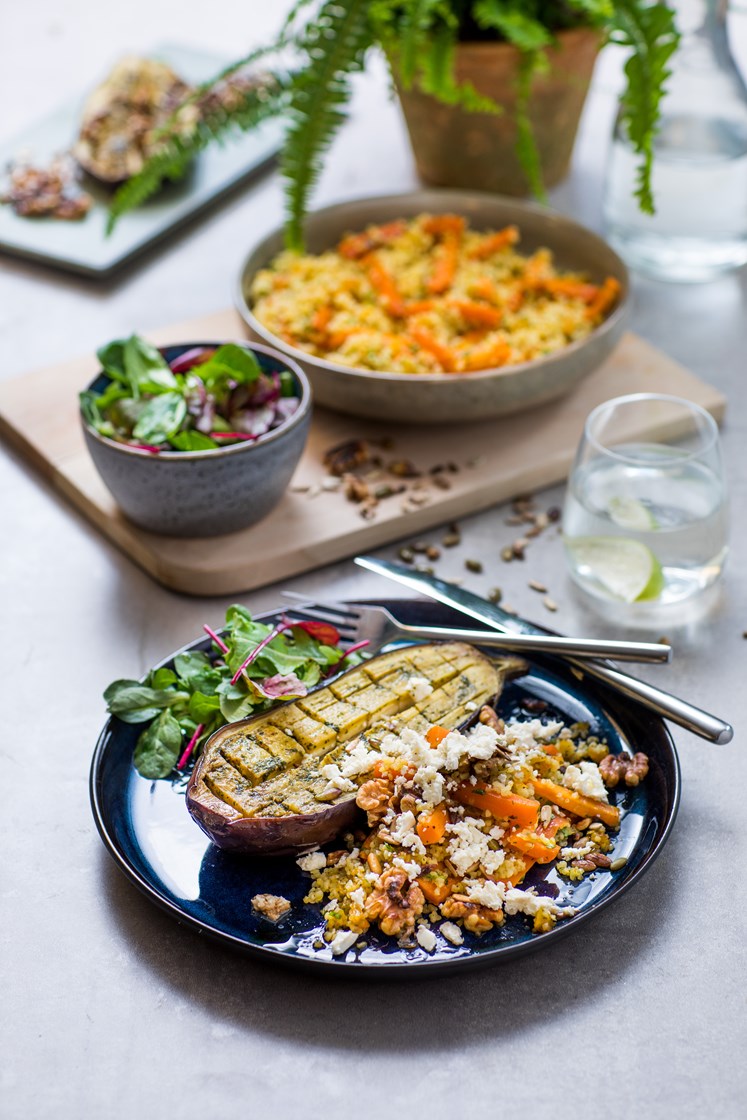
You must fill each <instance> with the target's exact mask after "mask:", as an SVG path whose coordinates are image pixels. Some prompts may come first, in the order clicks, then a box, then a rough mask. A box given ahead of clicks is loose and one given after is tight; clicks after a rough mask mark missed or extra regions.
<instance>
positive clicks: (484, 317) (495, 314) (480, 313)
mask: <svg viewBox="0 0 747 1120" xmlns="http://www.w3.org/2000/svg"><path fill="white" fill-rule="evenodd" d="M449 306H450V307H453V308H454V310H455V311H458V312H459V314H460V315H461V317H462V318H463V319H464V321H465V322H466V323H469V325H470V326H471V327H492V328H494V327H498V326H500V324H501V320H502V319H503V312H502V311H499V310H498V308H497V307H490V305H489V304H487V303H476V302H475V301H474V300H470V299H452V300H449Z"/></svg>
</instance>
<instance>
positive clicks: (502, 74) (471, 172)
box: [393, 28, 602, 196]
mask: <svg viewBox="0 0 747 1120" xmlns="http://www.w3.org/2000/svg"><path fill="white" fill-rule="evenodd" d="M601 43H602V39H601V37H600V35H599V33H598V32H597V31H594V30H591V29H590V28H576V29H573V30H571V31H561V32H559V34H558V45H557V47H555V48H553V49H552V50H548V52H547V58H548V62H549V69H548V71H547V73H544V74H537V75H536V76H535V78H534V81H533V84H532V93H531V96H530V101H529V118H530V120H531V123H532V127H533V130H534V136H535V141H536V143H537V147H538V149H539V153H540V158H541V161H542V172H543V178H544V182H545V185H546V186H548V187H551V186H553V185H554V184H555V183H557V182H559V181H560V180H561V179H562V178H563V177H564V176H565V175H566V174H567V172H568V167H569V164H570V160H571V152H572V151H573V143H574V140H575V138H576V129H577V128H578V122H579V118H580V116H581V110H582V109H583V105H584V99H585V97H586V91H587V90H588V88H589V82H590V81H591V75H592V71H593V69H594V62H595V61H596V57H597V54H598V52H599V48H600V46H601ZM520 58H521V56H520V54H519V52H518V51H517V49H516V48H515V47H513V46H511V45H510V44H508V43H460V44H459V45H458V47H457V51H456V76H457V79H458V80H459V81H468V82H471V83H472V85H473V86H474V87H475V89H476V90H477V91H478V92H479V93H482V94H485V95H487V96H488V97H491V98H492V99H493V100H494V101H495V102H496V103H497V104H499V105H502V106H503V108H504V112H503V113H501V114H500V115H496V114H493V113H470V112H467V111H466V110H464V109H462V108H460V107H459V106H453V105H444V104H443V103H442V102H440V101H437V100H436V98H435V97H432V96H431V95H430V94H425V93H423V92H422V91H421V90H420V89H418V88H416V87H413V88H411V89H410V90H405V89H403V88H402V85H401V82H399V81H398V80H397V74H396V66H395V67H393V71H394V78H395V83H396V84H397V89H398V92H399V97H400V101H401V103H402V109H403V111H404V114H405V120H406V122H407V128H408V131H409V133H410V141H411V143H412V147H413V152H414V154H415V162H416V164H417V169H418V174H419V175H420V177H421V179H423V180H424V181H425V182H426V183H428V184H431V185H433V186H439V187H466V188H471V189H476V190H483V191H497V192H498V193H500V194H508V195H515V196H525V195H527V194H528V193H529V185H528V183H527V179H526V175H525V174H524V171H523V169H522V167H521V165H520V164H519V161H518V158H517V155H516V115H515V110H516V89H517V78H518V72H519V62H520Z"/></svg>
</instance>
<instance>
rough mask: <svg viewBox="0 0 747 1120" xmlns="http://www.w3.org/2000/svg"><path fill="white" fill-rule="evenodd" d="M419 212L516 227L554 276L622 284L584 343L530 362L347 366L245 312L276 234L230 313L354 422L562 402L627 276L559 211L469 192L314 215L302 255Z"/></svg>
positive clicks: (444, 418)
mask: <svg viewBox="0 0 747 1120" xmlns="http://www.w3.org/2000/svg"><path fill="white" fill-rule="evenodd" d="M424 212H425V213H431V214H439V213H447V212H448V213H457V214H461V215H463V216H464V217H465V218H466V219H468V221H469V223H470V225H471V226H472V228H473V229H501V228H502V227H503V226H506V225H510V224H514V225H517V226H518V227H519V230H520V232H521V242H520V246H519V247H520V249H521V251H522V253H527V254H529V253H532V252H534V250H535V249H539V248H542V247H543V246H545V247H547V248H548V249H551V250H552V253H553V256H554V258H555V263H556V265H557V266H558V267H559V268H560V269H568V270H572V271H579V272H584V273H586V274H587V275H588V276H589V278H590V280H592V281H593V282H597V283H598V282H601V281H602V280H604V278H605V277H607V276H614V277H615V279H616V280H618V281H619V282H620V285H621V297H620V301H619V303H618V305H617V307H616V308H615V310H614V311H613V312H612V314H611V315H610V316H609V317H608V318H607V319H605V320H604V322H602V323H601V324H600V325H599V326H598V327H596V328H595V330H593V331H592V332H591V334H590V335H589V336H588V337H587V338H585V339H583V340H581V341H579V342H573V343H571V344H570V345H569V346H567V347H565V348H564V349H563V350H559V351H557V352H556V353H554V354H548V355H547V356H546V357H543V358H538V359H537V360H535V361H532V362H522V363H521V364H519V365H513V366H503V367H501V368H498V369H484V370H478V371H476V372H474V373H456V374H454V373H419V374H408V373H380V372H374V371H372V370H362V369H352V368H351V367H350V366H343V365H339V364H337V363H336V362H330V361H327V360H326V359H324V358H316V357H313V356H311V355H309V354H307V353H306V352H305V351H304V350H299V349H297V348H296V347H294V346H290V345H288V343H286V342H284V341H283V340H282V339H280V338H278V337H277V336H276V335H274V334H273V333H272V332H271V331H270V330H268V328H267V327H265V326H264V325H263V324H262V323H261V322H260V321H259V320H258V319H257V318H256V316H255V315H254V314H253V312H252V308H251V301H250V298H249V292H250V289H251V285H252V281H253V279H254V277H255V275H256V273H257V272H258V271H259V270H260V269H262V268H265V267H267V265H268V264H269V263H270V261H271V260H272V259H273V257H275V255H276V254H277V253H279V252H280V251H281V250H282V248H283V231H282V229H277V230H275V231H274V232H273V233H271V234H269V235H268V236H267V237H264V238H263V239H262V240H261V241H260V242H259V244H258V245H256V246H255V247H254V249H252V251H251V252H250V253H249V255H248V257H247V258H246V260H245V261H244V265H243V268H242V269H241V273H240V276H239V281H238V290H237V304H238V309H239V312H240V314H241V315H242V317H243V319H244V321H245V323H246V324H247V326H248V328H249V331H250V334H251V335H252V337H253V338H256V339H260V340H262V341H263V342H266V343H268V344H270V345H271V346H274V347H276V348H277V349H278V350H281V351H283V352H284V353H285V354H288V355H289V356H291V357H292V358H294V359H295V360H296V361H297V362H298V364H299V365H300V366H302V367H303V369H305V371H306V373H307V374H308V376H309V380H310V381H311V384H312V387H313V390H314V399H315V401H316V403H317V404H321V405H324V406H326V407H327V408H332V409H335V410H337V411H338V412H345V413H350V414H352V415H354V416H364V417H368V418H370V419H376V420H394V421H405V422H407V423H410V424H437V423H450V422H454V421H465V420H486V419H489V418H491V417H495V416H503V415H507V414H509V413H512V412H520V411H522V410H523V409H526V408H532V407H534V406H536V405H539V404H544V403H545V402H546V401H551V400H553V399H555V398H557V397H560V396H563V395H564V394H565V393H568V392H570V391H571V390H572V389H573V388H574V386H575V385H577V384H578V382H579V381H581V380H582V379H583V378H584V377H586V376H587V375H588V374H590V373H591V372H592V371H593V370H595V369H596V368H597V367H598V366H599V365H601V363H602V362H603V361H604V359H605V358H606V357H607V355H608V354H609V353H610V352H611V351H612V349H613V348H614V347H615V345H616V343H617V341H618V339H619V338H620V335H621V333H622V331H623V327H624V325H625V321H626V319H627V304H628V291H629V283H628V272H627V269H626V267H625V265H624V264H623V262H622V261H621V260H620V258H619V257H618V255H617V254H616V253H615V252H614V251H613V250H612V249H611V248H610V247H609V245H607V244H606V243H605V242H604V241H603V240H602V239H601V238H600V237H597V235H596V234H595V233H592V232H591V230H588V229H585V228H584V227H583V226H580V225H578V224H577V223H576V222H572V221H571V220H570V219H569V218H566V217H564V216H563V215H562V214H557V213H555V212H554V211H552V210H548V209H545V208H544V207H542V206H537V205H535V204H533V203H530V202H521V201H517V200H516V199H511V198H501V197H499V196H497V195H491V194H480V193H477V192H473V191H438V190H422V191H414V192H412V193H411V194H399V195H386V196H384V197H380V198H364V199H357V200H354V201H352V202H344V203H341V204H339V205H336V206H328V207H327V208H326V209H324V210H318V211H317V212H316V213H314V214H311V215H310V216H309V218H308V220H307V223H306V242H307V246H308V249H309V251H310V252H312V253H319V252H322V251H323V250H325V249H330V248H332V247H333V246H335V245H336V244H337V242H338V241H339V240H340V238H341V237H342V236H343V235H344V234H346V233H349V232H351V231H354V230H361V229H364V228H365V227H366V226H367V225H371V224H374V223H380V222H389V221H393V220H394V219H395V218H413V217H415V216H416V215H417V214H421V213H424Z"/></svg>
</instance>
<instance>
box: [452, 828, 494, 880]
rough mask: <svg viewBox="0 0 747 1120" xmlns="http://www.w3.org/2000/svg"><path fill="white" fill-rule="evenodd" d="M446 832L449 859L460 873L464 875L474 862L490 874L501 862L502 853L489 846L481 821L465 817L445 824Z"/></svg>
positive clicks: (488, 839)
mask: <svg viewBox="0 0 747 1120" xmlns="http://www.w3.org/2000/svg"><path fill="white" fill-rule="evenodd" d="M446 833H447V835H448V837H449V839H448V841H447V846H448V851H449V859H450V860H451V862H452V863H453V865H454V867H455V868H456V870H457V872H458V873H459V874H460V875H465V874H466V873H467V872H468V871H469V869H470V868H471V867H473V866H474V865H475V864H476V863H477V864H479V865H480V866H481V867H482V868H483V870H484V871H485V872H486V874H488V875H492V874H493V872H494V871H496V870H497V869H498V868H499V867H500V866H501V864H502V863H503V860H504V854H503V852H501V851H497V852H494V851H493V850H492V849H491V848H490V846H489V842H490V836H489V835H486V833H485V832H484V830H483V822H482V821H480V820H476V819H475V818H474V817H465V818H464V819H463V820H460V821H455V822H454V823H453V824H447V826H446Z"/></svg>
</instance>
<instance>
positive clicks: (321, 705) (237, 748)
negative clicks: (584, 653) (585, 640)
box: [187, 642, 526, 855]
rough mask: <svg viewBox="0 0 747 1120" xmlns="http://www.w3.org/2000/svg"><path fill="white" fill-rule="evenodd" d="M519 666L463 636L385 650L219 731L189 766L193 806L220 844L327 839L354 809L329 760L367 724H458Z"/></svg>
mask: <svg viewBox="0 0 747 1120" xmlns="http://www.w3.org/2000/svg"><path fill="white" fill-rule="evenodd" d="M525 668H526V666H525V664H524V663H523V662H521V661H518V660H516V659H515V658H505V659H503V660H493V659H491V658H488V657H486V656H485V655H484V654H483V653H481V652H480V651H479V650H477V649H475V648H474V647H472V646H469V645H465V644H463V643H461V642H451V643H443V644H430V645H423V646H405V647H401V648H399V649H396V650H393V651H392V652H390V653H385V654H381V655H380V656H378V657H374V658H372V659H371V660H370V661H366V662H363V663H362V664H360V665H357V666H356V667H355V668H354V669H349V670H348V671H347V672H346V673H342V674H340V676H338V677H336V678H334V679H333V680H332V681H330V682H329V683H328V684H325V685H324V686H323V687H320V688H318V689H316V690H315V691H314V692H311V693H309V695H308V696H305V697H303V698H301V699H298V700H293V701H291V702H289V703H287V704H283V705H281V706H279V707H277V708H274V709H273V710H271V711H268V712H263V713H262V714H260V715H257V716H253V717H251V718H250V719H245V720H240V721H239V722H238V723H230V724H227V725H226V726H225V727H222V728H221V729H220V730H219V731H216V732H215V734H214V735H213V736H211V738H210V739H209V740H208V742H207V744H206V746H205V749H204V751H203V753H202V755H201V757H200V759H199V761H198V763H197V765H196V766H195V769H194V771H193V773H192V777H191V779H190V782H189V786H188V788H187V807H188V809H189V812H190V813H191V814H192V816H193V818H194V819H195V821H197V823H198V824H199V826H200V827H201V828H202V829H203V830H204V831H205V832H206V833H207V835H208V836H209V837H210V839H211V840H212V841H213V842H214V843H215V844H217V845H218V847H219V848H225V849H229V850H232V851H241V852H247V853H254V854H257V855H287V854H290V853H297V852H302V851H304V850H307V849H309V848H312V847H315V846H316V845H318V844H324V843H326V842H327V841H328V840H332V839H333V838H334V837H335V836H337V835H338V834H339V833H340V832H341V831H343V830H344V829H345V828H347V827H349V826H350V825H351V824H352V822H353V820H354V819H355V816H356V813H357V812H358V810H357V808H356V804H355V791H353V792H351V793H340V791H339V790H336V789H331V790H330V788H329V782H328V781H327V779H326V778H325V777H324V776H323V774H322V767H323V766H325V764H327V763H328V762H330V761H334V760H335V758H336V757H339V755H340V754H341V753H342V752H343V751H344V750H345V749H346V748H347V745H348V744H350V743H351V742H352V741H353V740H355V739H357V738H358V737H359V736H360V735H362V734H364V733H365V734H366V735H367V736H369V737H370V736H371V735H373V734H375V733H376V731H377V730H381V731H382V732H385V731H387V730H390V729H391V728H393V727H397V728H401V727H412V728H414V729H415V730H420V729H422V730H425V729H427V728H428V727H430V726H432V725H433V724H440V725H441V726H443V727H448V728H450V729H456V728H458V727H461V726H464V725H465V724H467V723H468V722H469V721H470V719H473V718H474V713H475V711H476V710H477V709H479V707H480V706H481V705H482V704H485V703H489V702H495V700H496V699H497V698H498V696H499V694H500V692H501V690H502V688H503V683H504V681H505V680H506V679H507V678H508V677H510V676H516V675H518V674H519V673H521V672H523V671H524V670H525Z"/></svg>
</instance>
